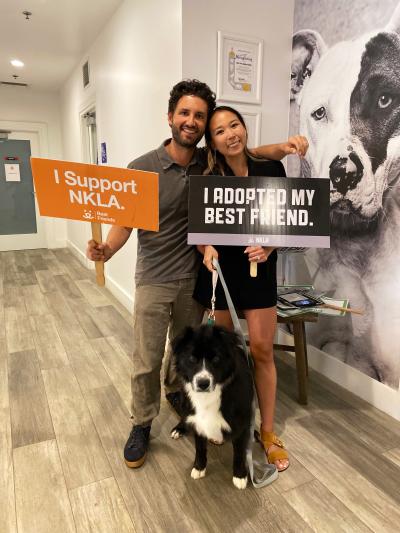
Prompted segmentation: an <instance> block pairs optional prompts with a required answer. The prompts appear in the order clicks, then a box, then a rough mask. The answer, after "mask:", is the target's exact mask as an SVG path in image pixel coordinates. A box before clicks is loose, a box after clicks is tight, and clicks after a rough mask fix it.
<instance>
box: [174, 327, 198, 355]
mask: <svg viewBox="0 0 400 533" xmlns="http://www.w3.org/2000/svg"><path fill="white" fill-rule="evenodd" d="M193 335H194V330H193V328H192V327H190V326H187V327H186V328H185V329H184V330H183V331H181V332H180V333H179V334H178V335H177V336H176V337H175V338H174V339H173V340H172V341H171V347H172V351H173V353H175V354H177V353H180V352H181V351H182V349H183V348H184V347H185V346H186V345H187V343H188V342H189V341H190V340H191V339H192V338H193Z"/></svg>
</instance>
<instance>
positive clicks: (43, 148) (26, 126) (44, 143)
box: [0, 120, 65, 248]
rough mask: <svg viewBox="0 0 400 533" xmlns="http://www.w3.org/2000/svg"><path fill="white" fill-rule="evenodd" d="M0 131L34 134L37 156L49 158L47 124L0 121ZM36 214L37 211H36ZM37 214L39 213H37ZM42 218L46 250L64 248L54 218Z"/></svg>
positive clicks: (63, 240)
mask: <svg viewBox="0 0 400 533" xmlns="http://www.w3.org/2000/svg"><path fill="white" fill-rule="evenodd" d="M0 129H4V130H10V131H12V132H13V133H18V132H19V131H21V132H26V131H28V132H32V133H36V134H37V136H38V139H39V154H38V155H39V156H40V157H45V158H48V157H49V137H48V130H47V124H46V123H45V122H22V121H18V120H0ZM37 213H38V210H37ZM38 214H39V213H38ZM43 218H44V230H45V235H44V237H45V241H46V244H47V247H48V248H59V247H60V246H65V235H62V236H61V238H60V237H59V236H58V234H57V228H56V220H55V219H54V218H49V217H43Z"/></svg>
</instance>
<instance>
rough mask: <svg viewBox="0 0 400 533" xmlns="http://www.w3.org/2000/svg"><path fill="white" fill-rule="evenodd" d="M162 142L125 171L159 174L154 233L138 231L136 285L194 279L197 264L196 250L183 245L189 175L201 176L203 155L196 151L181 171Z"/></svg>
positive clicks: (186, 228)
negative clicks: (155, 230)
mask: <svg viewBox="0 0 400 533" xmlns="http://www.w3.org/2000/svg"><path fill="white" fill-rule="evenodd" d="M168 142H170V141H169V140H167V141H165V142H164V143H163V144H162V145H161V146H160V147H159V148H157V150H152V151H151V152H148V153H147V154H145V155H142V156H141V157H139V158H138V159H135V160H134V161H132V162H131V163H129V165H128V168H134V169H136V170H147V171H149V172H157V173H158V174H159V227H160V230H159V231H158V232H154V231H145V230H140V229H139V230H138V251H137V262H136V274H135V280H136V283H138V284H150V283H164V282H167V281H176V280H180V279H187V278H194V277H196V276H197V271H198V268H199V264H200V256H199V253H198V252H197V250H196V248H195V247H193V246H189V245H188V244H187V230H188V193H189V177H188V176H189V175H190V174H191V175H200V174H203V171H204V169H205V166H206V163H205V155H204V150H203V149H201V148H200V149H196V151H195V153H194V156H193V159H192V161H191V162H190V163H189V165H188V166H187V167H186V168H184V167H181V166H180V165H177V164H176V163H175V162H174V161H173V160H172V159H171V157H170V156H169V154H168V152H167V151H166V149H165V146H166V144H168Z"/></svg>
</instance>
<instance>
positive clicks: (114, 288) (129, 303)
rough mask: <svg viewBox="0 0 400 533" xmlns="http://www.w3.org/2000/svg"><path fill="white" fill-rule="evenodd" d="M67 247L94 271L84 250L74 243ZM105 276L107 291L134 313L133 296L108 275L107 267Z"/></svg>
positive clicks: (69, 243)
mask: <svg viewBox="0 0 400 533" xmlns="http://www.w3.org/2000/svg"><path fill="white" fill-rule="evenodd" d="M67 247H68V248H69V249H70V250H71V252H72V253H73V254H74V255H75V257H76V258H77V259H79V261H80V262H81V263H82V264H83V265H84V266H85V267H86V268H89V269H90V270H93V269H94V263H93V261H90V259H88V258H87V257H86V255H85V254H84V253H83V252H82V250H80V249H79V248H78V247H77V246H76V245H75V244H74V243H73V242H72V241H69V240H68V241H67ZM104 276H105V280H106V287H107V289H108V290H109V291H110V292H111V293H112V294H113V295H114V296H115V297H116V299H117V300H118V301H119V302H121V304H122V305H123V306H124V307H126V309H128V311H130V312H131V313H132V312H133V302H134V298H133V294H129V293H128V292H126V290H125V289H123V288H122V287H121V285H120V284H119V283H117V282H116V281H115V280H114V279H113V277H112V276H110V275H109V274H108V273H107V266H106V268H105V269H104Z"/></svg>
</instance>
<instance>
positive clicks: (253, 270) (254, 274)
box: [250, 261, 257, 278]
mask: <svg viewBox="0 0 400 533" xmlns="http://www.w3.org/2000/svg"><path fill="white" fill-rule="evenodd" d="M250 277H252V278H256V277H257V263H256V262H255V261H252V262H251V263H250Z"/></svg>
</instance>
